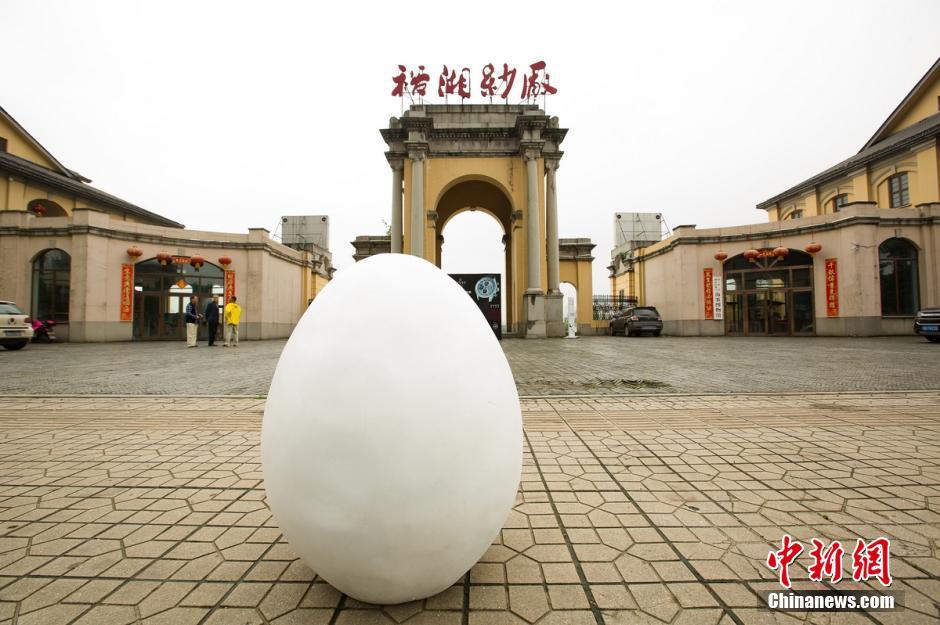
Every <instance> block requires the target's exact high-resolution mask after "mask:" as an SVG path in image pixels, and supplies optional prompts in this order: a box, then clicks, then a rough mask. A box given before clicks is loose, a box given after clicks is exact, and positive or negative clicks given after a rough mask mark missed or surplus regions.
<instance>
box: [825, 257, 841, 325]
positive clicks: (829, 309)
mask: <svg viewBox="0 0 940 625" xmlns="http://www.w3.org/2000/svg"><path fill="white" fill-rule="evenodd" d="M826 316H827V317H838V316H839V265H838V262H837V261H836V259H835V258H827V259H826Z"/></svg>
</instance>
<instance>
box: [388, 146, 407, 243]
mask: <svg viewBox="0 0 940 625" xmlns="http://www.w3.org/2000/svg"><path fill="white" fill-rule="evenodd" d="M389 165H391V166H392V249H391V251H392V254H401V228H402V223H401V222H402V217H401V209H402V206H401V204H402V197H401V195H402V190H401V183H402V173H403V170H404V163H402V162H401V161H400V160H395V161H391V162H389Z"/></svg>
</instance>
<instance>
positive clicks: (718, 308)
mask: <svg viewBox="0 0 940 625" xmlns="http://www.w3.org/2000/svg"><path fill="white" fill-rule="evenodd" d="M712 295H713V297H714V302H713V304H712V310H713V312H714V315H715V319H724V318H725V296H724V294H723V293H722V290H721V276H715V277H714V278H712Z"/></svg>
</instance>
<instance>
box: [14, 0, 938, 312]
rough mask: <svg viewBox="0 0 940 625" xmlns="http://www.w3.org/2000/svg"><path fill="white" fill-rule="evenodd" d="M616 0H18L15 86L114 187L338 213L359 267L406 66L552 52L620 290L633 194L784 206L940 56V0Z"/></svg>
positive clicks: (722, 212) (602, 278)
mask: <svg viewBox="0 0 940 625" xmlns="http://www.w3.org/2000/svg"><path fill="white" fill-rule="evenodd" d="M601 6H602V5H600V4H599V3H589V2H581V3H572V2H558V3H556V2H546V1H543V2H530V3H526V4H524V5H523V4H522V3H509V2H505V1H501V2H493V3H489V2H478V1H475V2H459V3H458V2H453V3H450V2H429V3H421V2H417V1H411V2H389V3H384V4H382V5H376V4H372V3H370V4H368V5H366V4H360V3H356V2H345V3H333V4H331V5H325V4H324V3H317V4H314V3H311V2H303V3H301V2H296V3H287V2H264V3H261V2H255V3H250V4H249V3H241V2H231V1H226V2H169V1H165V0H164V1H161V2H151V3H148V4H144V3H140V2H126V1H122V2H117V1H115V2H94V1H90V0H84V1H83V2H80V3H79V2H62V1H59V2H41V3H40V2H28V1H16V2H5V3H4V5H3V17H4V22H5V25H4V28H3V35H2V37H0V59H3V80H2V81H0V105H2V106H3V107H4V108H6V109H7V111H8V112H9V113H10V114H11V115H13V116H14V117H15V118H16V119H17V120H18V121H19V122H20V123H21V124H23V125H24V126H25V127H26V128H27V129H28V130H29V131H30V132H31V133H32V134H33V135H34V136H35V137H36V138H37V139H38V140H39V141H40V142H41V143H42V144H43V145H44V146H45V147H46V148H47V149H49V150H50V151H51V152H52V153H53V154H54V155H55V156H56V157H57V158H59V160H61V161H62V162H63V163H64V164H65V165H66V166H68V167H70V168H72V169H75V170H77V171H79V172H81V173H82V174H84V175H86V176H88V177H89V178H91V179H92V180H93V181H94V182H93V184H94V185H95V186H97V187H99V188H101V189H103V190H105V191H108V192H110V193H113V194H116V195H118V196H120V197H122V198H125V199H127V200H128V201H131V202H133V203H135V204H138V205H139V206H142V207H144V208H147V209H149V210H152V211H154V212H157V213H160V214H162V215H165V216H167V217H170V218H172V219H175V220H177V221H180V222H182V223H184V224H186V225H187V226H188V227H190V228H196V229H209V230H223V231H234V232H243V231H245V229H247V228H248V227H250V226H251V227H254V226H262V227H266V228H268V229H269V230H272V231H273V230H274V228H275V226H276V224H277V223H278V218H279V216H281V215H284V214H328V215H330V218H331V223H332V230H331V233H330V237H331V248H332V251H333V257H334V264H335V265H336V266H337V267H339V268H342V267H344V266H348V265H349V264H351V263H352V258H351V256H352V251H353V250H352V246H351V245H349V243H348V242H349V241H351V240H352V239H353V237H354V236H356V235H357V234H381V233H383V232H384V225H383V223H382V220H383V219H385V220H388V219H389V211H390V199H389V194H390V190H389V188H390V176H391V173H390V170H389V168H388V165H387V164H386V162H385V158H384V156H383V152H384V150H385V145H384V143H383V142H382V139H381V137H380V136H379V133H378V129H379V128H380V127H383V126H385V125H386V124H387V122H388V118H389V117H390V116H392V115H398V114H399V110H400V109H399V102H398V100H397V99H395V98H392V97H390V95H389V92H390V89H391V87H392V83H391V77H392V76H393V74H394V73H395V72H396V65H397V64H399V63H402V64H405V65H408V66H413V65H417V64H419V63H423V64H426V65H427V66H429V68H431V69H432V70H433V71H432V72H431V73H432V74H433V77H432V81H436V72H439V70H440V65H442V64H447V65H456V66H469V67H470V68H471V70H472V72H473V76H474V77H477V76H478V75H479V71H480V68H482V66H483V65H485V64H486V63H488V62H493V63H503V62H508V63H510V64H512V65H515V66H517V67H519V68H520V73H521V72H522V68H523V67H526V66H527V65H528V64H529V63H532V62H534V61H536V60H539V59H544V60H545V61H546V62H547V63H548V69H549V72H550V73H551V76H552V83H553V84H554V85H555V86H556V87H557V88H558V90H559V93H558V95H556V96H554V97H553V98H551V99H550V100H549V102H548V113H549V114H551V115H558V116H559V118H560V121H561V124H562V126H565V127H567V128H570V132H569V133H568V137H567V139H566V140H565V142H564V145H563V147H564V150H565V157H564V159H563V160H562V167H561V169H560V170H559V173H558V196H559V222H560V231H561V236H562V237H573V236H587V237H591V238H592V239H593V241H594V242H595V243H596V244H597V248H596V249H595V256H596V257H597V260H596V261H595V267H594V291H595V292H600V293H606V292H607V291H608V290H609V287H608V283H607V280H606V277H607V271H606V270H605V269H604V267H605V266H606V265H607V264H608V261H609V254H610V248H611V245H612V242H613V233H612V219H613V217H612V215H613V213H614V212H616V211H657V212H661V213H662V214H663V215H664V217H665V219H666V221H667V223H668V225H669V226H671V227H675V226H676V225H678V224H683V223H695V224H698V225H699V226H700V227H704V226H718V225H725V224H728V225H730V224H741V223H753V222H760V221H765V220H766V214H765V213H763V212H759V211H757V210H755V209H754V205H755V204H756V203H757V202H760V201H762V200H764V199H767V198H768V197H771V196H772V195H774V194H776V193H778V192H779V191H782V190H784V189H785V188H787V187H789V186H791V185H793V184H795V183H797V182H799V181H801V180H803V179H804V178H806V177H808V176H809V175H811V174H814V173H816V172H818V171H820V170H821V169H823V168H825V167H828V166H830V165H833V164H835V163H836V162H838V161H840V160H842V159H844V158H846V157H848V156H850V155H851V154H854V153H855V152H856V151H858V149H859V148H860V147H861V146H862V144H863V143H865V141H866V140H867V139H868V138H869V136H870V135H871V134H872V133H873V132H874V131H875V130H876V128H877V127H878V126H879V125H880V124H881V122H882V121H883V120H884V119H885V118H886V117H887V116H888V115H889V114H890V112H891V111H892V110H893V109H894V107H895V106H896V105H897V103H898V102H899V101H900V100H901V98H903V97H904V95H905V94H906V93H907V92H908V91H909V90H910V88H911V87H912V86H913V85H914V83H915V82H916V81H917V80H918V79H919V78H920V77H921V76H922V75H923V73H924V72H925V71H926V70H927V69H928V68H929V67H930V65H931V64H932V63H933V62H934V61H935V60H936V59H937V57H938V56H940V36H938V30H937V27H938V25H940V2H936V1H935V0H924V1H900V2H898V1H895V2H890V3H888V2H884V1H883V0H882V1H880V2H859V1H851V2H772V3H771V2H712V3H704V2H662V3H649V2H643V3H640V2H634V3H619V4H618V5H617V7H616V8H613V7H604V9H603V10H602V9H601V8H600V7H601ZM434 84H435V85H436V82H435V83H434ZM429 101H435V100H429ZM465 215H466V216H465V217H458V218H457V219H459V221H455V222H452V225H451V226H449V227H448V229H447V232H446V233H445V235H446V237H447V242H448V243H447V245H448V246H449V247H447V248H445V269H449V270H451V271H466V272H472V271H476V270H479V271H493V270H497V269H498V268H499V266H500V263H501V261H500V259H499V250H500V249H501V246H500V245H499V242H498V237H499V235H500V234H501V232H500V230H499V228H498V226H496V224H495V222H494V221H487V219H489V218H487V217H485V216H483V215H482V214H481V213H474V214H469V213H468V214H465ZM457 224H460V227H454V226H456V225H457Z"/></svg>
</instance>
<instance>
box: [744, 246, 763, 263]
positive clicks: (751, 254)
mask: <svg viewBox="0 0 940 625" xmlns="http://www.w3.org/2000/svg"><path fill="white" fill-rule="evenodd" d="M758 256H760V252H758V251H757V250H754V249H751V250H744V258H746V259H747V260H748V261H749V262H752V263H756V262H757V257H758Z"/></svg>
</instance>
